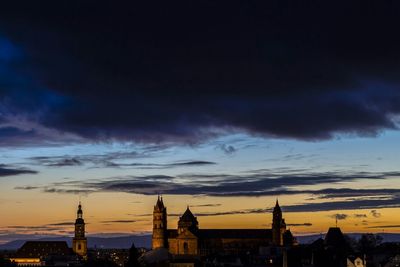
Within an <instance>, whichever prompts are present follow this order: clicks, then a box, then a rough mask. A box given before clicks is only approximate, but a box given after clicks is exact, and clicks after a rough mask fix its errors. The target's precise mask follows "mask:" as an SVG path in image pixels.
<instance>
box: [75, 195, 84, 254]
mask: <svg viewBox="0 0 400 267" xmlns="http://www.w3.org/2000/svg"><path fill="white" fill-rule="evenodd" d="M72 249H73V251H74V252H75V253H76V254H78V255H80V256H82V257H83V258H84V259H86V256H87V239H86V237H85V221H84V220H83V212H82V206H81V203H80V202H79V206H78V212H77V217H76V220H75V236H74V239H73V240H72Z"/></svg>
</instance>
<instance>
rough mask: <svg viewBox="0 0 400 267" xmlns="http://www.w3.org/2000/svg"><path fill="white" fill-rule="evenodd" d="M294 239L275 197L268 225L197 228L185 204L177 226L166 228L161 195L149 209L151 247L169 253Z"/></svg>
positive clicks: (249, 248)
mask: <svg viewBox="0 0 400 267" xmlns="http://www.w3.org/2000/svg"><path fill="white" fill-rule="evenodd" d="M294 242H295V239H294V238H293V235H292V234H291V233H290V230H287V229H286V224H285V220H284V219H283V218H282V210H281V208H280V207H279V203H278V201H276V205H275V208H274V210H273V220H272V229H201V228H200V227H199V222H198V220H197V218H196V217H195V216H194V215H193V213H192V212H191V210H190V209H189V207H187V209H186V211H185V212H184V213H183V215H182V216H181V217H180V218H179V221H178V225H177V229H168V227H167V209H166V207H165V205H164V202H163V199H162V198H161V197H158V199H157V202H156V205H155V206H154V210H153V240H152V244H153V249H158V248H166V249H168V251H169V252H170V253H171V254H173V255H191V256H207V255H212V254H216V253H224V254H241V253H258V251H259V249H260V248H261V247H271V246H274V247H281V246H291V245H293V244H294Z"/></svg>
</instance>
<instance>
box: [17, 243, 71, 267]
mask: <svg viewBox="0 0 400 267" xmlns="http://www.w3.org/2000/svg"><path fill="white" fill-rule="evenodd" d="M10 260H11V262H13V263H15V264H17V266H52V265H55V264H57V265H59V266H68V264H72V263H75V264H76V263H78V259H77V256H76V255H75V254H74V253H73V251H72V250H71V249H70V248H69V247H68V245H67V242H65V241H27V242H25V244H24V245H23V246H22V247H21V248H20V249H18V251H17V252H16V254H15V255H14V256H13V257H11V258H10Z"/></svg>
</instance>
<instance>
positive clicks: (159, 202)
mask: <svg viewBox="0 0 400 267" xmlns="http://www.w3.org/2000/svg"><path fill="white" fill-rule="evenodd" d="M154 208H157V209H158V210H163V209H164V202H163V199H162V197H160V195H158V198H157V203H156V205H155V206H154Z"/></svg>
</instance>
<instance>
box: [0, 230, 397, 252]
mask: <svg viewBox="0 0 400 267" xmlns="http://www.w3.org/2000/svg"><path fill="white" fill-rule="evenodd" d="M378 234H379V235H381V236H382V237H383V242H400V234H394V233H378ZM348 235H349V236H351V237H352V238H356V239H358V238H360V236H361V235H362V234H361V233H351V234H348ZM321 237H322V238H324V234H323V235H305V236H297V237H296V238H297V240H298V241H299V242H300V243H301V244H309V243H312V242H313V241H315V240H317V239H318V238H321ZM28 240H38V241H45V240H46V241H66V242H67V243H68V245H69V246H71V243H72V238H71V237H51V238H40V239H18V240H14V241H11V242H8V243H5V244H2V245H0V250H15V249H18V248H20V247H21V246H22V245H23V244H24V243H25V242H26V241H28ZM133 242H134V243H135V246H136V247H145V248H150V247H151V234H147V235H128V236H118V237H96V236H89V237H88V246H89V248H95V247H96V248H130V247H131V245H132V243H133Z"/></svg>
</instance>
